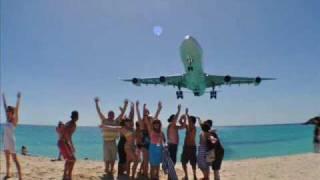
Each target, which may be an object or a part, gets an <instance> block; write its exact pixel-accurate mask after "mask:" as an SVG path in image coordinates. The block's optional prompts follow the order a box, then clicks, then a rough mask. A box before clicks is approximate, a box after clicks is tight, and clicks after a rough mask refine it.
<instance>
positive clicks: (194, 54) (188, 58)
mask: <svg viewBox="0 0 320 180" xmlns="http://www.w3.org/2000/svg"><path fill="white" fill-rule="evenodd" d="M202 52H203V51H202V48H201V46H200V44H199V43H198V42H197V40H196V39H195V38H193V37H192V36H190V35H187V36H185V38H184V40H183V42H182V44H181V46H180V56H181V60H182V63H183V65H184V68H185V73H184V74H182V75H178V76H160V77H159V78H132V79H123V81H126V82H132V83H133V84H134V85H136V86H140V85H141V84H146V85H149V84H153V85H158V84H160V85H171V86H174V87H178V91H177V92H176V95H177V99H179V98H181V99H183V91H182V90H181V88H186V89H189V90H191V91H192V92H193V94H194V96H202V95H203V94H204V93H206V89H207V88H212V90H211V91H210V99H212V98H214V99H217V91H216V90H215V87H217V86H222V85H232V84H238V85H240V84H255V85H259V84H260V83H261V81H264V80H275V79H274V78H261V77H259V76H257V77H255V78H250V77H233V76H230V75H225V76H219V75H210V74H207V73H205V72H204V71H203V68H202Z"/></svg>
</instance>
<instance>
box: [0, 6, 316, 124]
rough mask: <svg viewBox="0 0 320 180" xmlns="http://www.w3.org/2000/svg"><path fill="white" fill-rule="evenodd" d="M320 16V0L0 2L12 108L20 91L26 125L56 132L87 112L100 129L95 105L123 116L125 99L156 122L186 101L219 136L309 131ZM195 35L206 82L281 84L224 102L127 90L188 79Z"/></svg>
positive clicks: (236, 91) (243, 91) (248, 89)
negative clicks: (187, 55) (74, 114)
mask: <svg viewBox="0 0 320 180" xmlns="http://www.w3.org/2000/svg"><path fill="white" fill-rule="evenodd" d="M319 7H320V1H317V0H310V1H301V0H282V1H278V0H268V1H259V0H241V1H239V0H203V1H196V0H175V1H172V0H135V1H132V0H109V1H105V0H92V1H87V0H77V1H74V0H55V1H51V0H29V1H25V0H2V1H1V49H0V50H1V54H0V58H1V89H2V91H3V92H5V94H6V96H7V101H8V103H9V104H14V103H15V101H16V98H15V96H16V93H17V91H21V92H22V94H23V99H22V103H21V113H20V114H21V118H20V119H21V123H22V124H37V125H55V124H57V122H58V121H67V120H69V115H70V112H71V111H72V110H78V111H79V113H80V120H79V125H84V126H97V125H98V124H99V118H98V115H97V113H96V110H95V106H94V101H93V98H94V97H95V96H99V97H100V98H101V105H102V110H103V112H105V113H106V112H107V111H109V110H114V111H115V112H116V113H119V110H118V107H119V106H120V105H122V103H123V100H124V99H125V98H128V99H129V100H131V101H135V100H140V102H141V104H143V103H147V104H148V107H149V109H150V110H151V112H155V110H156V105H157V102H158V101H159V100H160V101H162V103H163V110H162V112H161V114H160V118H161V120H162V121H163V122H164V123H165V124H166V121H167V118H168V116H169V115H170V114H172V113H175V112H176V110H177V105H178V104H179V103H181V104H182V107H183V109H184V108H185V107H188V108H189V111H190V114H193V115H196V116H199V117H201V118H202V119H208V118H210V119H213V121H214V124H215V125H219V126H221V125H252V124H279V123H298V122H303V121H305V120H307V119H308V118H310V117H313V116H316V115H319V113H320V110H319V104H320V94H319V92H320V85H319V78H320V70H319V66H320V61H319V57H320V24H319V20H320V11H319ZM154 27H157V28H158V29H159V27H160V29H161V30H162V32H161V34H160V33H158V34H155V33H154V31H153V29H154ZM157 32H159V31H157ZM185 35H192V36H193V37H194V38H196V39H197V40H198V42H199V43H200V45H201V47H202V49H203V53H204V54H203V68H204V70H205V72H206V73H209V74H216V75H227V74H230V75H231V76H232V75H234V76H249V77H251V76H252V77H256V76H258V75H259V76H261V77H274V78H277V80H276V81H268V82H262V83H261V84H260V85H259V86H253V85H251V86H248V85H242V86H240V87H239V86H238V85H235V86H231V87H228V86H223V87H221V88H219V89H218V90H220V91H221V92H219V93H218V99H217V100H210V99H209V94H206V95H204V96H202V97H194V96H193V95H192V94H187V93H185V97H184V99H183V100H177V99H176V94H175V91H176V89H175V88H173V87H162V86H141V87H136V86H133V85H132V84H131V83H126V82H122V81H120V80H119V79H120V78H132V77H160V76H162V75H164V76H165V75H173V74H175V75H176V74H183V73H184V69H183V64H182V61H181V59H180V55H179V46H180V44H181V42H182V40H183V38H184V36H185ZM2 109H3V108H2ZM1 117H2V119H1V122H4V116H3V110H2V116H1Z"/></svg>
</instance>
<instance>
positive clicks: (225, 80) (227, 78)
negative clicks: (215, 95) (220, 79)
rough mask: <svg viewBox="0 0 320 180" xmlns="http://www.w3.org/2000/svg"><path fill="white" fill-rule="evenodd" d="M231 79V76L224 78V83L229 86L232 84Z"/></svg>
mask: <svg viewBox="0 0 320 180" xmlns="http://www.w3.org/2000/svg"><path fill="white" fill-rule="evenodd" d="M231 79H232V78H231V76H230V75H226V76H225V77H224V82H225V83H227V84H228V83H230V82H231Z"/></svg>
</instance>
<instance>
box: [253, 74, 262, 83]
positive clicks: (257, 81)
mask: <svg viewBox="0 0 320 180" xmlns="http://www.w3.org/2000/svg"><path fill="white" fill-rule="evenodd" d="M254 83H255V85H259V84H260V83H261V77H259V76H258V77H256V79H255V80H254Z"/></svg>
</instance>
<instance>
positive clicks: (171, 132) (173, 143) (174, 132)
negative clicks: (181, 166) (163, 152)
mask: <svg viewBox="0 0 320 180" xmlns="http://www.w3.org/2000/svg"><path fill="white" fill-rule="evenodd" d="M180 111H181V105H180V104H179V105H178V111H177V113H176V114H172V115H171V116H170V117H169V119H168V123H169V125H168V129H167V137H168V151H169V153H170V158H171V160H172V161H173V164H176V162H177V150H178V144H179V132H178V131H179V130H181V129H184V128H185V126H184V125H183V124H182V125H181V126H177V121H178V118H179V114H180ZM180 122H181V121H180Z"/></svg>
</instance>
